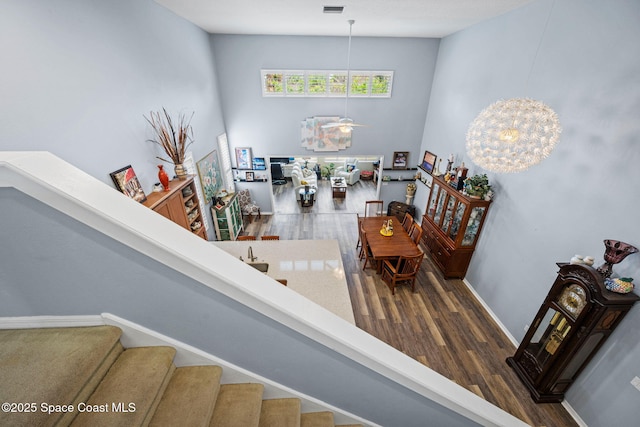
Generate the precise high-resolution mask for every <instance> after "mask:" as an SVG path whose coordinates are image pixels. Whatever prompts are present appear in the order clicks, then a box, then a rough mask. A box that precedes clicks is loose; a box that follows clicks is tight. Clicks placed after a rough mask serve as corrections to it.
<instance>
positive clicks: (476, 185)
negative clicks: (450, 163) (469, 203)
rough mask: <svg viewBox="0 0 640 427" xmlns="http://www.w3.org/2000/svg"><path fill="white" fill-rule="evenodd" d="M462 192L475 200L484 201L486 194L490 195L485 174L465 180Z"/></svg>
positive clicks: (489, 187)
mask: <svg viewBox="0 0 640 427" xmlns="http://www.w3.org/2000/svg"><path fill="white" fill-rule="evenodd" d="M464 192H465V193H466V194H467V195H469V196H470V197H473V198H476V199H484V198H485V196H487V194H492V193H491V185H489V178H487V174H482V175H474V176H471V177H469V178H467V179H465V180H464Z"/></svg>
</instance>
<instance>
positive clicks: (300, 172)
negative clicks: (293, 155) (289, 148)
mask: <svg viewBox="0 0 640 427" xmlns="http://www.w3.org/2000/svg"><path fill="white" fill-rule="evenodd" d="M291 181H292V182H293V188H294V189H295V188H299V187H304V186H305V185H308V186H309V187H312V188H318V177H317V176H316V173H315V172H314V171H313V170H311V169H302V168H301V167H300V164H298V163H294V164H293V168H292V169H291Z"/></svg>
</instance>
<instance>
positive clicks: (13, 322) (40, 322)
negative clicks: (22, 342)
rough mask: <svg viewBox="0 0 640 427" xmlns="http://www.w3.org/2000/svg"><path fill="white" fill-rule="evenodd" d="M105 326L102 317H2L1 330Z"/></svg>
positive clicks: (0, 318) (0, 319)
mask: <svg viewBox="0 0 640 427" xmlns="http://www.w3.org/2000/svg"><path fill="white" fill-rule="evenodd" d="M104 324H105V323H104V319H103V318H102V316H28V317H27V316H25V317H0V329H33V328H77V327H82V326H99V325H104Z"/></svg>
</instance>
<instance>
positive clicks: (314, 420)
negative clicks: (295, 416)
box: [300, 411, 335, 427]
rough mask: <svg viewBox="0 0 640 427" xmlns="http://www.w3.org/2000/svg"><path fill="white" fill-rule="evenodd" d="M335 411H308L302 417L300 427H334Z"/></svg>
mask: <svg viewBox="0 0 640 427" xmlns="http://www.w3.org/2000/svg"><path fill="white" fill-rule="evenodd" d="M334 426H335V424H334V423H333V412H328V411H322V412H307V413H306V414H302V416H301V417H300V427H334Z"/></svg>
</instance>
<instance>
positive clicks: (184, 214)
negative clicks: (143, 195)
mask: <svg viewBox="0 0 640 427" xmlns="http://www.w3.org/2000/svg"><path fill="white" fill-rule="evenodd" d="M143 204H144V205H145V206H146V207H148V208H150V209H153V210H154V211H156V212H158V213H159V214H160V215H162V216H164V217H166V218H169V219H170V220H171V221H173V222H175V223H176V224H178V225H181V226H182V227H184V228H186V229H187V230H190V231H191V232H192V233H194V234H196V235H198V236H200V237H202V238H203V239H205V240H207V233H206V230H205V227H204V223H203V218H202V212H201V211H200V203H199V201H198V194H197V193H196V184H195V183H194V182H193V177H191V178H187V179H186V180H184V181H180V180H178V179H174V180H173V181H170V182H169V191H162V192H158V193H151V194H148V195H147V200H146V201H145V202H144V203H143Z"/></svg>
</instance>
